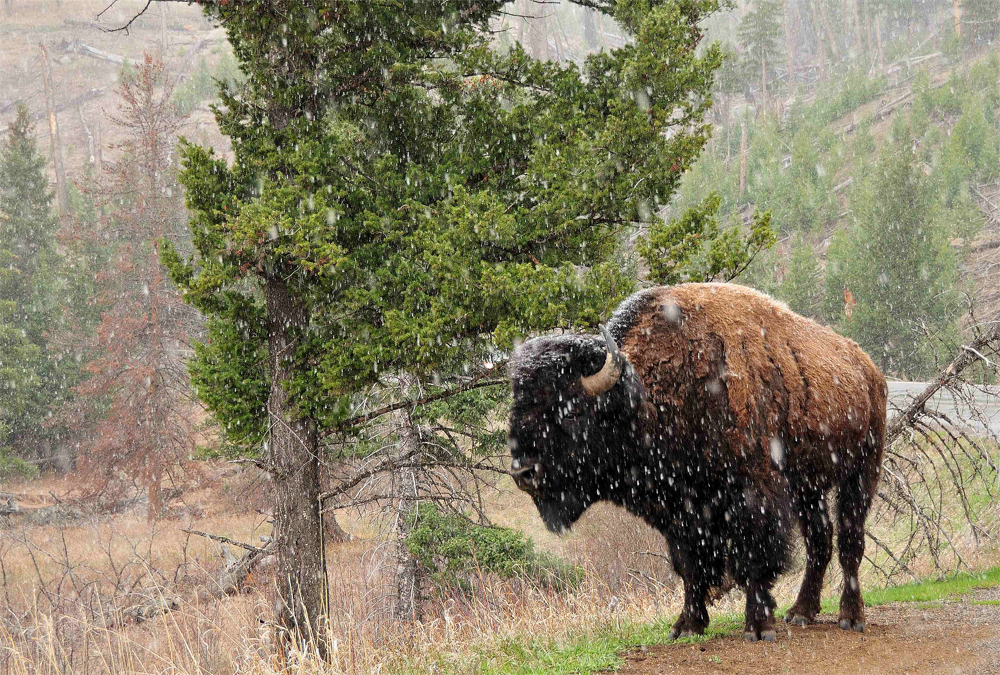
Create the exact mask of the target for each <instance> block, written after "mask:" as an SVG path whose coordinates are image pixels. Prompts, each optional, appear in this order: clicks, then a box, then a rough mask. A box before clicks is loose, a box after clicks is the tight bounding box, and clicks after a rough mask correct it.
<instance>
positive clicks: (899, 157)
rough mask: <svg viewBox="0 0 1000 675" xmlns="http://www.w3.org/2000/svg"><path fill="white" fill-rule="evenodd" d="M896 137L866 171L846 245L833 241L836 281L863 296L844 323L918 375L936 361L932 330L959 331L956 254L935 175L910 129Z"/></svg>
mask: <svg viewBox="0 0 1000 675" xmlns="http://www.w3.org/2000/svg"><path fill="white" fill-rule="evenodd" d="M894 137H896V138H898V139H901V140H900V141H898V142H896V143H892V144H889V145H887V146H886V147H884V148H883V150H882V152H881V153H880V154H879V156H878V158H877V159H876V160H875V161H873V162H871V163H870V165H866V166H863V167H862V168H861V171H860V172H859V173H860V174H861V175H862V176H863V178H862V180H861V181H859V183H858V185H857V186H856V187H855V189H854V190H853V191H852V194H851V206H852V213H853V216H854V223H853V225H852V228H851V230H850V231H849V233H848V235H847V241H846V243H845V244H842V248H841V247H839V246H838V249H837V250H835V249H834V247H832V246H831V250H830V253H829V256H830V260H831V265H832V264H833V263H834V262H835V263H836V265H835V266H834V267H832V268H831V269H830V271H829V272H828V274H829V275H830V276H828V286H830V285H831V277H834V278H836V281H835V282H832V283H833V284H834V285H840V284H843V287H845V288H847V289H849V290H850V291H851V292H852V293H853V295H854V297H855V299H856V300H857V306H856V307H855V308H854V310H853V316H852V317H850V318H847V317H846V316H844V315H843V313H842V312H841V319H840V323H839V328H840V330H841V331H842V332H843V333H845V334H846V335H848V336H850V337H852V338H853V339H855V340H857V342H858V343H859V344H860V345H861V346H862V347H863V348H864V349H865V350H866V351H867V352H868V353H869V354H870V355H871V356H872V358H873V359H875V361H876V363H878V364H879V366H880V367H881V368H882V369H883V370H884V371H885V372H886V373H887V374H892V375H895V376H899V377H906V378H917V377H922V376H925V375H928V374H929V373H930V372H932V371H933V368H934V360H933V353H932V351H931V347H930V344H929V343H930V341H929V340H928V339H927V337H926V335H925V333H926V332H930V333H931V334H932V335H935V336H936V337H937V338H939V339H944V340H948V339H949V338H954V337H955V331H956V324H955V320H956V316H955V314H956V310H957V306H958V304H959V303H958V302H956V298H954V297H953V296H952V294H951V293H950V291H951V290H952V288H953V285H954V283H955V259H954V253H953V252H952V250H951V247H950V246H949V239H950V230H949V228H948V226H947V225H946V224H945V223H943V222H941V221H940V220H939V218H940V211H939V207H938V205H937V204H936V203H935V200H934V191H933V190H932V189H931V184H930V180H929V179H928V178H927V177H926V176H925V175H924V172H923V170H922V168H921V167H920V166H918V165H917V164H916V163H915V162H914V161H913V154H912V151H911V149H910V147H909V142H908V140H909V138H910V135H909V133H908V129H907V128H905V127H901V128H897V129H896V130H895V131H894ZM834 290H835V289H831V292H833V291H834ZM841 297H842V296H841Z"/></svg>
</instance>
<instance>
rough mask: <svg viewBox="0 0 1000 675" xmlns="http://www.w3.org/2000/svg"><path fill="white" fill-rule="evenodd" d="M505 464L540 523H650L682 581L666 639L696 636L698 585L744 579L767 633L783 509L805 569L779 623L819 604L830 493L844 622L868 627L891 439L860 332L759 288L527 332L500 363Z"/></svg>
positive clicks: (805, 619) (685, 297)
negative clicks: (505, 402) (863, 587)
mask: <svg viewBox="0 0 1000 675" xmlns="http://www.w3.org/2000/svg"><path fill="white" fill-rule="evenodd" d="M510 372H511V381H512V386H513V391H514V404H513V407H512V410H511V418H510V448H511V455H512V458H513V461H512V463H511V474H512V475H513V477H514V480H515V483H516V484H517V486H518V487H520V488H521V489H522V490H525V491H526V492H528V493H529V494H530V495H531V496H532V498H533V499H534V501H535V505H536V506H537V507H538V511H539V514H540V515H541V517H542V519H543V521H544V522H545V524H546V526H548V527H549V529H552V530H554V531H557V532H559V531H563V530H565V529H566V528H568V527H570V526H571V525H572V524H573V523H574V522H575V521H576V520H577V519H578V518H579V517H580V515H582V514H583V512H584V511H585V510H586V509H587V507H589V506H590V505H591V504H593V503H595V502H597V501H600V500H609V501H612V502H614V503H616V504H619V505H621V506H624V507H625V508H627V509H628V510H629V511H631V512H632V513H634V514H636V515H638V516H640V517H642V518H643V519H645V520H646V522H648V523H649V524H650V525H652V526H653V527H655V528H657V529H658V530H660V532H662V533H663V534H664V536H665V537H666V539H667V542H668V545H669V548H670V556H671V560H672V562H673V565H674V569H675V570H676V571H677V573H678V575H680V577H681V579H682V580H683V582H684V608H683V610H682V612H681V615H680V618H679V619H678V620H677V623H676V624H675V625H674V628H673V630H672V632H671V637H678V636H686V635H691V634H700V633H703V632H704V630H705V628H706V627H707V626H708V621H709V619H708V611H707V609H706V600H707V596H708V592H709V589H711V588H712V587H714V586H719V585H721V584H722V583H723V577H724V576H725V575H726V574H727V573H728V574H729V575H730V576H731V578H732V579H733V580H734V581H735V582H736V583H737V584H739V585H740V586H741V587H742V588H744V589H745V590H746V595H747V603H746V637H747V639H750V640H757V639H765V640H773V639H774V617H773V611H774V607H775V602H774V599H773V597H772V596H771V587H772V586H773V584H774V581H775V580H776V579H777V577H778V575H779V574H781V572H782V571H783V570H784V568H785V565H786V559H787V555H788V548H789V541H788V536H789V532H790V530H791V521H792V518H795V519H796V520H797V521H798V523H799V526H800V529H801V531H802V533H803V536H804V538H805V543H806V572H805V578H804V579H803V582H802V587H801V590H800V592H799V596H798V599H797V600H796V602H795V604H794V605H792V607H791V609H789V611H788V613H787V615H786V617H785V619H786V620H787V621H792V622H794V623H797V624H800V625H805V624H808V623H810V622H811V621H812V620H813V619H814V618H815V616H816V614H817V613H818V612H819V609H820V592H821V589H822V584H823V575H824V574H825V571H826V567H827V564H828V563H829V561H830V557H831V555H832V550H833V534H832V532H833V530H832V527H833V526H832V523H831V520H830V516H829V511H828V508H827V505H826V497H827V493H829V492H830V490H831V489H833V488H836V491H837V520H838V545H839V552H840V564H841V567H842V568H843V572H844V580H845V582H844V588H843V592H842V594H841V601H840V627H841V628H844V629H853V630H857V631H864V629H865V618H864V602H863V600H862V597H861V591H860V587H859V584H858V568H859V566H860V563H861V558H862V556H863V553H864V523H865V518H866V516H867V513H868V508H869V505H870V504H871V500H872V496H873V495H874V491H875V485H876V483H877V482H878V477H879V471H880V468H881V462H882V446H883V442H884V436H885V407H886V386H885V378H884V377H883V376H882V374H881V373H880V372H879V370H878V368H876V366H875V365H874V364H873V363H872V361H871V359H869V358H868V356H867V355H866V354H865V353H864V352H863V351H862V350H861V349H860V348H859V347H858V346H857V344H855V343H854V342H852V341H850V340H848V339H846V338H843V337H840V336H838V335H837V334H835V333H834V332H833V331H830V330H829V329H826V328H824V327H822V326H819V325H818V324H816V323H815V322H813V321H811V320H809V319H805V318H803V317H801V316H798V315H796V314H794V313H792V312H791V311H790V310H788V309H787V308H786V307H785V306H784V305H782V304H780V303H778V302H775V301H774V300H772V299H770V298H768V297H767V296H765V295H762V294H760V293H757V292H756V291H753V290H750V289H747V288H743V287H740V286H732V285H728V284H685V285H680V286H674V287H669V288H655V289H650V290H646V291H642V292H640V293H637V294H635V295H633V296H632V297H631V298H629V299H628V300H626V301H625V302H624V303H623V304H622V305H621V307H619V308H618V310H617V311H616V312H615V314H614V316H612V318H611V320H610V321H609V322H608V330H607V331H605V332H604V336H603V338H593V337H589V336H576V335H563V336H556V337H544V338H538V339H535V340H531V341H529V342H526V343H525V344H524V345H523V346H522V347H521V348H520V349H519V350H518V352H517V354H516V355H515V357H514V359H513V360H512V362H511V370H510Z"/></svg>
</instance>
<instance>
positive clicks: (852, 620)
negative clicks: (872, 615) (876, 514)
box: [837, 472, 878, 633]
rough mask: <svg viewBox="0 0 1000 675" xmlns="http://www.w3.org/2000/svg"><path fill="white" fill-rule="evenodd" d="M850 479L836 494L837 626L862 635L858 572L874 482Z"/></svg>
mask: <svg viewBox="0 0 1000 675" xmlns="http://www.w3.org/2000/svg"><path fill="white" fill-rule="evenodd" d="M866 478H867V479H858V478H851V479H848V480H846V481H844V483H842V484H841V486H840V490H839V492H838V494H837V527H838V532H837V548H838V549H839V554H840V566H841V568H842V569H843V571H844V589H843V591H842V592H841V594H840V627H841V628H842V629H843V630H855V631H858V632H859V633H864V632H865V628H866V626H865V601H864V599H863V598H862V597H861V580H860V579H859V578H858V569H859V568H860V567H861V559H862V558H863V557H864V554H865V518H866V517H867V516H868V507H869V506H871V501H872V497H871V495H872V493H873V492H874V490H873V489H872V485H873V480H877V478H878V474H877V472H876V473H875V476H874V479H873V478H871V477H866Z"/></svg>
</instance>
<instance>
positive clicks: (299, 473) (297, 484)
mask: <svg viewBox="0 0 1000 675" xmlns="http://www.w3.org/2000/svg"><path fill="white" fill-rule="evenodd" d="M265 295H266V298H267V322H268V325H267V331H268V340H267V341H268V359H269V366H270V373H271V391H270V394H269V396H268V399H267V410H268V417H269V423H270V427H271V433H270V442H269V446H268V450H267V461H268V468H269V470H270V472H271V480H272V481H273V484H274V500H275V505H274V506H275V508H274V538H275V550H276V553H277V558H278V564H277V568H278V584H279V593H280V595H281V604H280V607H279V611H278V623H279V624H280V625H281V626H283V627H284V628H286V629H288V630H289V632H290V635H291V636H292V638H293V639H294V640H296V641H297V642H304V641H311V642H312V643H313V645H314V646H315V647H316V649H318V650H319V651H320V653H321V654H323V655H325V653H326V645H325V641H324V639H323V637H324V627H323V625H322V624H321V618H322V616H323V615H325V614H326V613H327V611H328V608H329V598H328V596H327V592H328V590H327V579H326V564H325V560H324V555H323V523H322V519H321V516H320V508H319V507H320V503H319V494H320V480H319V437H318V435H317V430H316V423H315V421H314V420H313V419H312V418H311V417H308V416H304V415H301V414H299V413H298V412H297V411H296V410H295V403H294V401H291V400H290V399H289V395H288V392H287V391H286V390H285V384H286V383H287V382H288V381H289V380H291V379H292V377H293V376H294V372H295V370H294V360H295V352H296V347H297V346H298V343H297V339H296V337H295V334H296V333H297V332H299V331H302V330H304V329H305V328H306V326H307V325H308V316H307V314H306V311H305V310H304V309H303V308H302V307H301V306H299V305H298V304H296V302H295V301H294V300H293V298H292V296H291V294H290V292H289V289H288V286H287V285H286V283H285V281H284V280H283V279H282V277H281V274H280V273H277V274H273V275H271V276H268V277H267V284H266V287H265Z"/></svg>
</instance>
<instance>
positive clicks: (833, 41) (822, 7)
mask: <svg viewBox="0 0 1000 675" xmlns="http://www.w3.org/2000/svg"><path fill="white" fill-rule="evenodd" d="M816 6H817V7H819V16H820V18H821V19H823V30H824V32H825V33H826V37H827V42H828V44H829V45H830V50H831V51H832V52H833V60H834V61H835V62H838V63H839V62H840V47H838V46H837V34H836V33H834V32H833V28H832V27H831V25H830V17H829V16H828V15H827V11H826V4H824V2H823V0H816Z"/></svg>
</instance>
